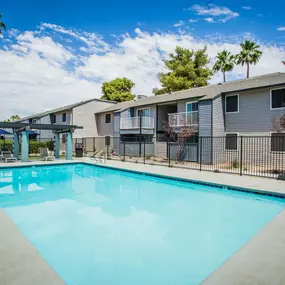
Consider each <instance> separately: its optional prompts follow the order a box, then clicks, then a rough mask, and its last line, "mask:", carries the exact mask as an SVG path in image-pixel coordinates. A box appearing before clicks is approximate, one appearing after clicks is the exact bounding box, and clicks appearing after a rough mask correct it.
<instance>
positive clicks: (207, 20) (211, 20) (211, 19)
mask: <svg viewBox="0 0 285 285" xmlns="http://www.w3.org/2000/svg"><path fill="white" fill-rule="evenodd" d="M204 20H205V21H206V22H209V23H216V22H215V20H214V19H213V18H210V17H209V18H205V19H204Z"/></svg>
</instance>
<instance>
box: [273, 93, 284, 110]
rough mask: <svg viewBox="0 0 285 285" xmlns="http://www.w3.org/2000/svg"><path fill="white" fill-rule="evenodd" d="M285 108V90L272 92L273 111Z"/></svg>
mask: <svg viewBox="0 0 285 285" xmlns="http://www.w3.org/2000/svg"><path fill="white" fill-rule="evenodd" d="M280 108H285V88H282V89H281V88H280V89H275V90H271V109H280Z"/></svg>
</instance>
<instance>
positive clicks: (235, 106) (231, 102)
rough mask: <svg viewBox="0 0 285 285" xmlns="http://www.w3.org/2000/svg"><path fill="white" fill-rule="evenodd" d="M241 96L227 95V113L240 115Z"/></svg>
mask: <svg viewBox="0 0 285 285" xmlns="http://www.w3.org/2000/svg"><path fill="white" fill-rule="evenodd" d="M238 111H239V95H238V94H235V95H226V113H238Z"/></svg>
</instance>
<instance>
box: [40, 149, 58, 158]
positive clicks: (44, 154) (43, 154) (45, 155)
mask: <svg viewBox="0 0 285 285" xmlns="http://www.w3.org/2000/svg"><path fill="white" fill-rule="evenodd" d="M40 158H42V159H44V160H45V161H48V160H54V159H55V157H54V155H52V154H51V153H50V151H49V149H48V148H47V147H40Z"/></svg>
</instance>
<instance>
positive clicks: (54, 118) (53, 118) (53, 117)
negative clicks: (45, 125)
mask: <svg viewBox="0 0 285 285" xmlns="http://www.w3.org/2000/svg"><path fill="white" fill-rule="evenodd" d="M51 120H52V122H51V123H52V124H55V123H56V115H51Z"/></svg>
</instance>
